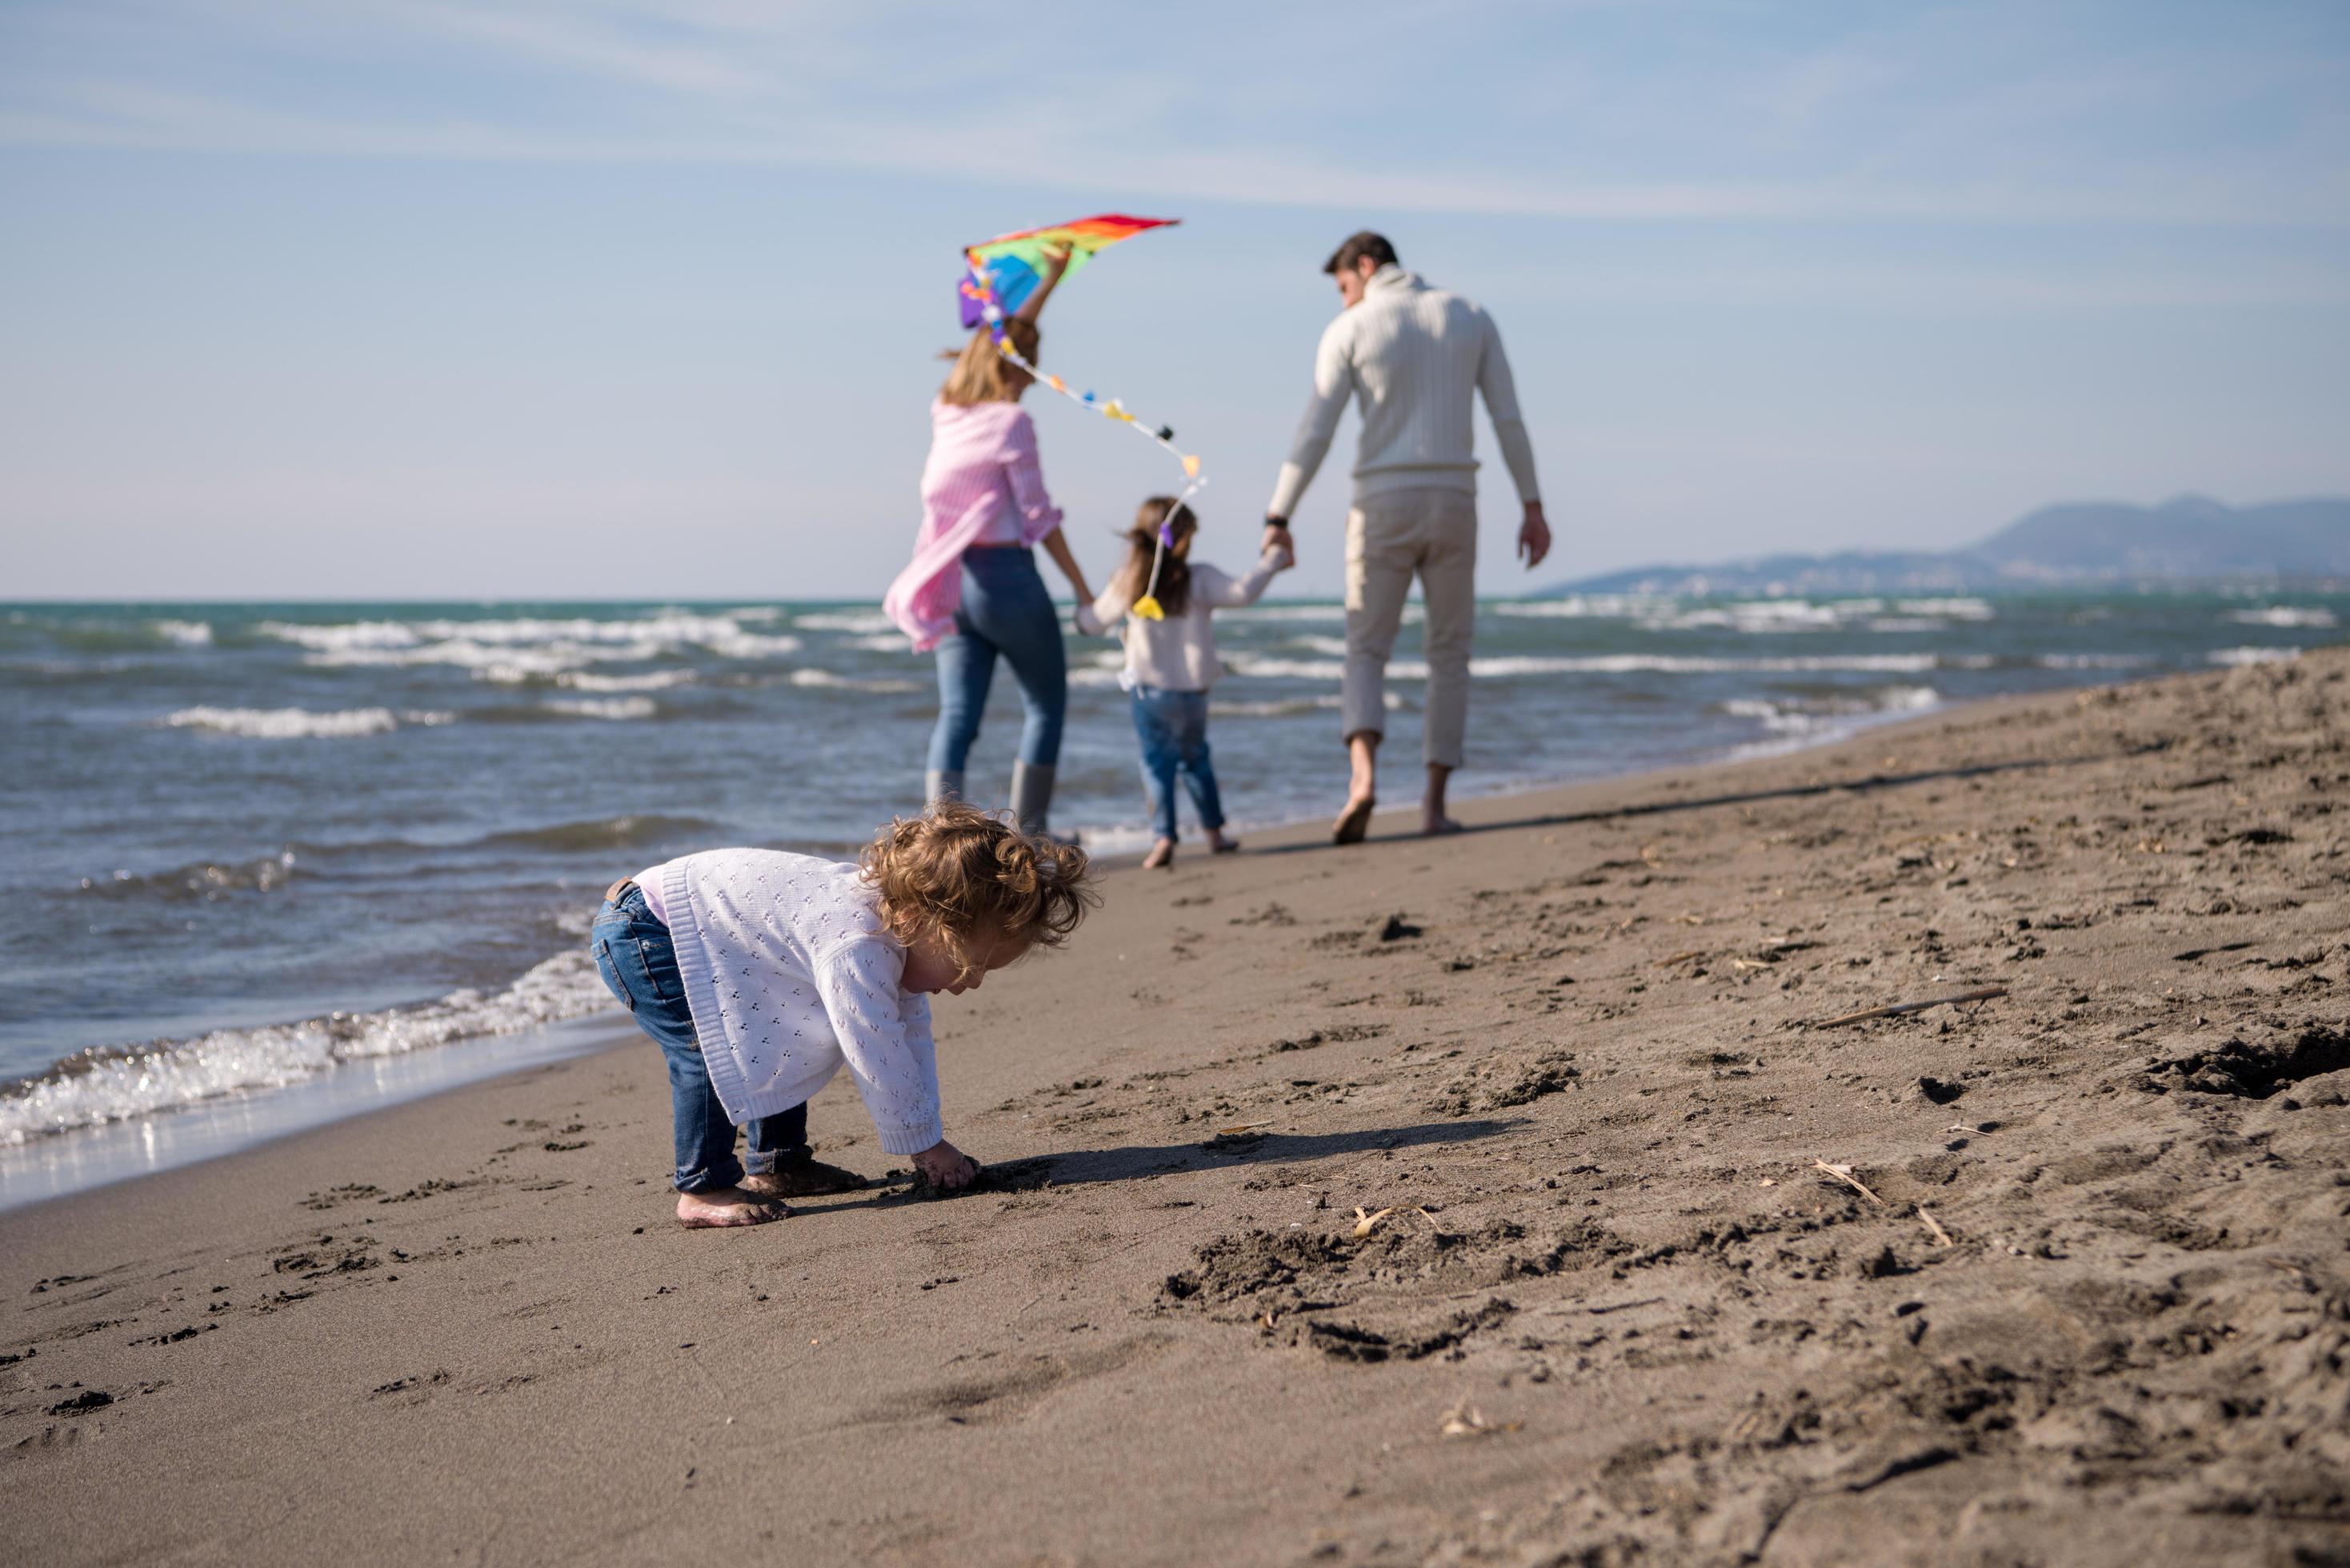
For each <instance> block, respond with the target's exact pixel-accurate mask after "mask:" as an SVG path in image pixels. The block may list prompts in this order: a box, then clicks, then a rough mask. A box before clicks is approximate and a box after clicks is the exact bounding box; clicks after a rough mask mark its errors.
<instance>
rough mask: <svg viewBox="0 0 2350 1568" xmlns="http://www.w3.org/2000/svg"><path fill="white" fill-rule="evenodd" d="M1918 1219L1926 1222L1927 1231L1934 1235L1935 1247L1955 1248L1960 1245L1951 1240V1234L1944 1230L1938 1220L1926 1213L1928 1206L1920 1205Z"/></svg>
mask: <svg viewBox="0 0 2350 1568" xmlns="http://www.w3.org/2000/svg"><path fill="white" fill-rule="evenodd" d="M1918 1219H1920V1220H1924V1221H1925V1222H1926V1229H1927V1230H1929V1231H1932V1232H1933V1233H1934V1245H1936V1246H1937V1247H1955V1246H1957V1245H1958V1243H1957V1242H1955V1241H1951V1240H1950V1232H1949V1231H1945V1230H1943V1229H1942V1227H1941V1225H1940V1223H1939V1221H1938V1220H1935V1218H1934V1217H1933V1216H1932V1215H1931V1214H1929V1213H1927V1212H1926V1206H1925V1205H1924V1204H1922V1203H1920V1204H1919V1205H1918Z"/></svg>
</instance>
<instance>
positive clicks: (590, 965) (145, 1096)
mask: <svg viewBox="0 0 2350 1568" xmlns="http://www.w3.org/2000/svg"><path fill="white" fill-rule="evenodd" d="M615 1005H617V1004H616V1003H615V1002H613V1001H612V998H611V993H610V992H608V991H606V990H605V989H604V984H603V981H601V980H600V979H599V978H598V976H597V973H596V965H595V963H594V961H592V960H591V959H590V958H589V957H588V955H587V952H586V951H585V950H574V951H570V952H565V953H559V954H557V955H556V956H555V957H554V958H551V959H548V960H547V961H546V962H544V963H541V964H538V965H536V967H534V968H532V969H531V970H529V971H526V972H525V973H524V974H523V975H521V976H520V977H519V978H517V979H516V980H515V981H514V983H513V984H511V985H509V986H507V987H506V988H505V989H504V990H503V991H498V992H487V993H484V992H480V991H473V990H466V991H454V992H450V993H449V994H448V995H446V996H444V997H442V999H441V1000H440V1001H438V1002H427V1003H424V1004H422V1005H421V1006H417V1007H408V1008H392V1009H390V1010H388V1011H385V1012H367V1013H356V1014H354V1013H336V1014H333V1015H331V1016H328V1017H326V1018H313V1019H309V1020H307V1021H306V1022H304V1023H286V1024H277V1025H272V1026H268V1027H264V1028H259V1029H224V1030H218V1031H215V1032H214V1033H210V1034H205V1035H201V1036H199V1037H197V1038H195V1039H192V1040H179V1041H165V1042H161V1043H159V1044H154V1045H151V1046H146V1047H142V1048H140V1049H138V1050H135V1051H130V1052H123V1053H89V1054H84V1055H81V1056H78V1057H76V1058H74V1059H73V1060H72V1061H71V1062H70V1064H68V1066H67V1067H66V1068H65V1069H63V1070H53V1071H52V1072H51V1073H50V1074H49V1075H46V1076H44V1077H40V1078H36V1079H33V1080H31V1081H30V1082H29V1083H27V1084H26V1085H23V1086H22V1088H21V1090H20V1091H19V1092H17V1093H15V1094H10V1095H7V1096H0V1144H22V1143H26V1142H28V1141H29V1140H31V1139H33V1138H36V1137H42V1136H43V1135H45V1134H48V1133H57V1132H65V1131H68V1130H69V1129H71V1128H74V1127H97V1126H99V1125H101V1124H103V1123H106V1122H114V1121H122V1120H125V1119H127V1118H129V1117H132V1116H151V1115H153V1114H155V1113H156V1112H159V1111H170V1110H176V1109H179V1108H181V1107H182V1106H192V1105H195V1104H198V1103H199V1102H202V1101H204V1100H211V1099H217V1098H219V1097H221V1096H224V1095H234V1094H241V1093H244V1092H248V1091H251V1090H255V1089H272V1088H279V1087H283V1086H284V1085H288V1084H296V1083H300V1082H301V1081H302V1080H304V1079H306V1078H312V1077H316V1076H317V1075H319V1074H320V1073H323V1072H326V1071H328V1069H329V1068H331V1067H333V1066H335V1065H336V1064H338V1063H341V1062H349V1061H356V1060H360V1059H363V1058H367V1057H374V1056H396V1055H400V1054H404V1053H406V1052H410V1051H419V1050H423V1049H425V1048H427V1047H430V1046H435V1045H444V1044H448V1043H450V1042H451V1041H454V1040H462V1039H468V1038H471V1037H473V1036H477V1035H484V1034H508V1033H514V1032H515V1031H516V1030H520V1029H526V1028H529V1027H531V1026H533V1025H535V1024H539V1023H555V1022H556V1021H558V1020H560V1019H565V1018H576V1017H579V1016H581V1015H583V1014H586V1013H589V1012H600V1011H602V1010H604V1009H606V1008H609V1007H612V1006H615Z"/></svg>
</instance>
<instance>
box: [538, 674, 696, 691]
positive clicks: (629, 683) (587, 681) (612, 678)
mask: <svg viewBox="0 0 2350 1568" xmlns="http://www.w3.org/2000/svg"><path fill="white" fill-rule="evenodd" d="M694 679H695V676H694V672H693V671H692V670H648V671H646V672H645V673H644V674H642V675H597V674H593V673H590V672H589V671H587V670H566V671H564V672H563V673H562V674H560V675H558V676H556V678H555V683H556V685H557V686H562V687H566V688H568V689H569V690H571V691H668V690H669V689H670V688H671V687H672V686H685V685H689V684H691V682H692V681H693V680H694Z"/></svg>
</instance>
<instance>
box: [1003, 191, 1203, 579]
mask: <svg viewBox="0 0 2350 1568" xmlns="http://www.w3.org/2000/svg"><path fill="white" fill-rule="evenodd" d="M1181 221H1182V220H1181V219H1180V218H1129V217H1128V216H1127V215H1126V214H1125V213H1101V214H1099V215H1097V216H1096V217H1091V218H1079V219H1077V220H1076V222H1075V223H1055V224H1054V225H1052V226H1051V227H1050V228H1044V229H1023V230H1022V231H1021V232H1020V233H1018V234H998V235H996V236H995V238H993V239H992V240H989V241H986V242H985V243H984V244H976V245H968V246H965V247H964V249H963V253H962V254H963V266H964V269H965V270H964V272H963V278H962V286H961V287H960V288H959V289H958V290H957V293H958V294H959V295H960V296H962V324H963V325H964V326H965V327H977V326H979V325H980V324H981V323H983V322H984V323H985V324H986V325H987V327H988V328H989V330H990V331H992V332H993V334H994V335H995V348H996V351H997V352H998V353H1000V354H1002V355H1003V357H1004V358H1006V359H1009V360H1011V361H1012V362H1013V363H1014V365H1017V366H1019V367H1020V368H1021V369H1023V370H1025V371H1027V372H1028V374H1029V375H1030V376H1031V377H1032V378H1034V379H1035V380H1037V381H1040V382H1042V383H1043V384H1044V385H1045V386H1047V387H1050V388H1051V389H1053V390H1054V391H1055V392H1058V393H1060V394H1061V396H1063V397H1065V398H1066V399H1068V400H1069V401H1071V402H1073V403H1077V404H1080V405H1082V406H1084V407H1085V408H1087V409H1090V410H1093V411H1094V412H1095V413H1097V414H1099V415H1101V416H1102V417H1103V418H1105V419H1107V420H1110V421H1114V422H1116V423H1118V424H1122V425H1131V426H1132V427H1133V428H1134V432H1135V433H1136V434H1137V435H1139V436H1140V437H1142V438H1143V439H1144V440H1145V441H1151V442H1153V443H1155V444H1156V445H1158V446H1159V447H1162V448H1164V449H1165V450H1166V452H1167V453H1168V455H1169V456H1170V457H1172V458H1173V459H1174V460H1175V461H1176V462H1180V463H1181V464H1182V465H1183V478H1184V481H1185V483H1184V485H1183V493H1181V494H1180V495H1179V496H1177V497H1176V498H1175V504H1174V505H1172V506H1170V507H1169V508H1168V509H1167V517H1166V520H1165V521H1164V522H1162V523H1161V524H1159V544H1158V547H1157V548H1156V549H1154V550H1153V551H1152V552H1151V556H1150V581H1149V583H1148V584H1146V585H1145V586H1144V587H1143V591H1142V597H1140V598H1139V599H1137V600H1135V601H1134V613H1135V614H1136V615H1139V616H1140V617H1141V618H1143V619H1145V620H1164V619H1166V618H1167V615H1166V611H1164V610H1162V609H1161V608H1160V607H1159V599H1158V597H1157V594H1158V588H1159V566H1160V564H1161V563H1162V562H1164V561H1165V560H1166V558H1167V552H1168V551H1170V550H1171V549H1173V548H1174V547H1175V514H1176V513H1177V512H1179V511H1180V510H1181V509H1182V507H1183V504H1185V503H1186V502H1188V501H1190V500H1191V497H1192V496H1193V495H1194V494H1196V493H1198V492H1199V489H1200V487H1201V485H1203V484H1205V483H1208V481H1207V479H1206V477H1205V476H1204V475H1202V474H1201V472H1200V460H1199V459H1198V458H1197V457H1196V456H1194V455H1192V454H1191V453H1190V452H1185V451H1184V450H1183V449H1182V448H1180V447H1179V446H1177V445H1176V444H1175V431H1174V427H1172V426H1171V425H1157V426H1153V425H1148V424H1144V423H1142V422H1141V421H1139V420H1138V419H1137V418H1136V417H1135V416H1134V415H1133V414H1131V413H1129V412H1128V411H1127V408H1126V405H1125V404H1123V403H1121V402H1119V401H1118V400H1117V399H1116V398H1097V397H1095V396H1094V394H1093V393H1091V392H1077V391H1073V390H1071V389H1070V387H1069V384H1068V383H1067V382H1066V381H1064V380H1063V379H1061V378H1060V377H1058V376H1052V375H1047V374H1045V372H1044V371H1042V370H1039V369H1036V367H1035V366H1034V365H1032V364H1030V363H1029V362H1028V360H1027V358H1025V357H1024V355H1022V353H1021V352H1020V350H1019V349H1018V348H1015V347H1014V344H1013V342H1012V339H1011V337H1009V336H1007V335H1006V334H1005V332H1004V330H1003V324H1004V322H1005V321H1007V320H1009V319H1010V318H1011V317H1013V316H1014V314H1016V313H1017V312H1018V311H1019V309H1020V306H1021V304H1022V303H1023V302H1024V301H1025V300H1026V299H1027V297H1028V296H1030V295H1031V294H1034V293H1035V290H1036V285H1037V283H1038V282H1039V280H1040V279H1041V277H1042V275H1043V269H1044V261H1045V252H1046V251H1048V250H1061V249H1066V250H1067V251H1068V253H1069V262H1068V265H1067V266H1066V267H1064V268H1063V269H1062V272H1061V275H1062V276H1063V278H1065V279H1066V278H1067V277H1068V276H1070V275H1073V274H1074V273H1076V270H1077V268H1079V267H1081V266H1083V265H1085V264H1086V261H1087V258H1088V257H1090V256H1091V255H1092V254H1094V253H1095V252H1096V251H1097V250H1100V249H1101V248H1103V247H1104V246H1105V245H1114V244H1118V241H1120V240H1125V239H1131V238H1133V237H1134V236H1135V235H1136V234H1140V233H1142V232H1143V231H1144V230H1145V229H1163V228H1166V227H1169V226H1170V225H1171V224H1174V223H1180V222H1181Z"/></svg>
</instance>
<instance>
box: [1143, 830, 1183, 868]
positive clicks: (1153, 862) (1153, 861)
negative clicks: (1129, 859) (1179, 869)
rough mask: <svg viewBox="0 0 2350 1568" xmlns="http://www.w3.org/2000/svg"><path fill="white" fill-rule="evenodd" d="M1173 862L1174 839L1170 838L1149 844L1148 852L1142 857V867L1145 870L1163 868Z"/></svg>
mask: <svg viewBox="0 0 2350 1568" xmlns="http://www.w3.org/2000/svg"><path fill="white" fill-rule="evenodd" d="M1174 863H1175V841H1174V840H1173V839H1171V838H1162V839H1160V840H1159V842H1158V843H1156V844H1154V845H1152V846H1150V853H1149V854H1148V855H1146V856H1144V857H1142V868H1143V869H1144V870H1145V871H1159V870H1163V869H1165V868H1166V867H1170V866H1172V865H1173V864H1174Z"/></svg>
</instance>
